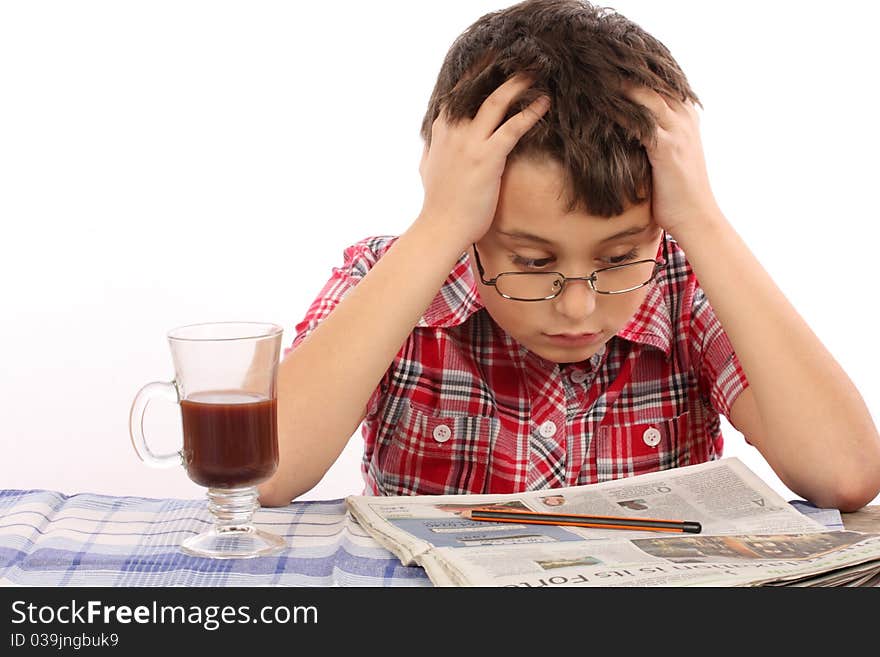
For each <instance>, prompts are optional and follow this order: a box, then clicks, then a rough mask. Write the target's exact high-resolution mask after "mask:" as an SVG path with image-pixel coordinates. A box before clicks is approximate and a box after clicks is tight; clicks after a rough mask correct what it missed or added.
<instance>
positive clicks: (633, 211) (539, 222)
mask: <svg viewBox="0 0 880 657" xmlns="http://www.w3.org/2000/svg"><path fill="white" fill-rule="evenodd" d="M652 226H654V227H656V224H654V222H653V218H652V215H651V204H650V202H647V201H646V202H645V203H641V204H639V205H633V206H631V207H629V208H627V209H626V210H625V211H624V213H623V214H622V215H620V216H617V217H611V218H608V217H597V216H593V215H590V214H588V213H587V212H585V211H583V210H575V211H574V212H569V211H568V208H567V205H566V201H565V196H564V178H563V173H562V166H561V165H560V164H558V163H556V162H553V161H541V162H537V161H534V160H526V159H520V158H517V159H515V160H512V161H510V162H508V164H507V167H506V169H505V172H504V177H503V179H502V184H501V191H500V194H499V199H498V207H497V210H496V214H495V221H494V222H493V224H492V230H493V231H494V232H496V233H497V234H499V235H502V236H505V237H508V238H513V239H519V240H530V241H532V242H535V243H540V242H542V241H543V242H546V243H551V242H552V243H557V242H559V243H560V245H564V244H562V242H564V243H566V244H571V245H572V246H574V245H575V244H577V245H584V244H590V245H592V244H596V243H597V242H603V241H607V240H609V238H611V237H614V236H617V235H618V234H619V233H621V232H629V233H634V232H635V230H636V229H645V230H644V231H643V232H645V233H647V232H648V231H649V230H650V228H651V227H652ZM652 232H653V231H652ZM536 237H540V238H545V239H543V240H539V239H530V238H536Z"/></svg>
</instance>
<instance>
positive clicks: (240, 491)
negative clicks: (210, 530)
mask: <svg viewBox="0 0 880 657" xmlns="http://www.w3.org/2000/svg"><path fill="white" fill-rule="evenodd" d="M207 494H208V509H209V510H210V511H211V514H212V515H213V516H214V521H215V523H216V526H217V530H218V531H235V530H237V529H248V528H252V526H253V519H254V512H256V510H257V509H258V508H259V502H258V501H257V498H258V496H259V493H258V492H257V487H256V486H248V487H247V488H209V489H208V493H207Z"/></svg>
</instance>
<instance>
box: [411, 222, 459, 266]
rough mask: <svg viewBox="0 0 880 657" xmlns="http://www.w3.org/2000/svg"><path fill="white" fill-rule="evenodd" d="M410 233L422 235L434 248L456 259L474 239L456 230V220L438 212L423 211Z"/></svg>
mask: <svg viewBox="0 0 880 657" xmlns="http://www.w3.org/2000/svg"><path fill="white" fill-rule="evenodd" d="M407 233H409V234H415V235H419V236H420V237H422V238H423V239H424V240H425V241H426V243H428V244H431V245H432V248H433V249H434V250H435V251H436V250H438V249H439V250H440V251H442V252H444V253H445V254H446V255H447V256H448V257H449V258H454V260H455V261H457V260H458V258H460V257H461V254H462V253H464V252H465V251H467V250H468V249H469V248H470V247H471V244H472V240H471V239H470V238H469V237H468V236H466V235H461V234H459V231H456V230H455V222H453V221H452V220H450V218H449V217H445V216H443V215H441V214H438V213H433V212H422V213H420V214H419V216H418V217H416V220H415V221H414V222H413V223H412V225H410V227H409V229H408V230H407Z"/></svg>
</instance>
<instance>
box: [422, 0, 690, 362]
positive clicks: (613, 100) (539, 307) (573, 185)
mask: <svg viewBox="0 0 880 657" xmlns="http://www.w3.org/2000/svg"><path fill="white" fill-rule="evenodd" d="M520 71H528V72H530V73H532V74H533V75H534V77H535V79H536V81H535V84H534V85H532V87H531V88H530V89H529V90H528V91H527V92H525V93H524V94H522V96H521V97H520V98H519V99H517V101H515V102H514V103H512V104H511V106H510V108H509V110H508V113H507V115H506V116H505V118H504V120H505V121H506V120H507V119H508V118H510V117H511V116H513V115H514V114H516V113H518V112H521V111H522V110H523V109H525V108H526V107H528V105H529V104H531V102H532V101H534V100H535V99H536V98H537V97H538V96H539V95H541V94H545V95H547V96H549V97H550V100H551V105H550V109H549V111H548V112H547V113H546V114H545V115H544V116H543V117H542V119H541V120H540V121H538V123H537V124H536V125H535V126H534V127H532V128H531V130H529V132H527V133H526V134H525V135H524V136H523V137H522V138H521V139H520V140H519V142H518V143H517V145H516V147H515V148H514V149H513V151H512V152H511V154H510V155H509V157H508V160H507V167H506V169H505V174H504V176H503V178H502V185H501V194H500V198H499V202H498V208H497V212H496V215H495V219H494V222H493V224H492V226H491V228H490V229H489V231H488V233H486V235H485V236H484V237H483V238H482V239H481V240H480V242H478V244H477V248H478V249H479V256H480V259H481V261H482V264H483V267H484V270H485V279H487V280H491V279H492V278H494V277H496V276H498V275H499V274H501V273H504V272H537V271H556V272H561V273H563V274H565V275H566V276H569V277H575V276H578V277H579V276H589V275H590V274H591V273H592V272H594V271H596V270H599V269H602V268H605V267H609V266H612V265H615V264H623V263H629V262H635V261H637V260H645V259H653V258H655V257H659V255H658V248H659V246H660V241H661V231H660V229H659V227H658V226H657V224H656V223H654V222H653V220H652V216H651V207H650V198H651V165H650V162H649V160H648V156H647V153H646V152H645V149H644V147H643V146H642V144H641V140H642V139H645V140H652V139H653V138H654V135H655V132H656V129H657V126H656V122H655V120H654V118H653V116H652V115H651V113H650V112H649V111H648V110H647V109H645V108H644V107H642V106H641V105H639V104H637V103H634V102H632V101H631V100H629V99H628V98H627V97H626V96H625V95H624V94H623V93H622V91H621V87H622V84H623V82H624V81H626V82H631V83H635V84H638V85H642V86H646V87H648V88H651V89H653V90H655V91H657V92H658V93H660V94H661V95H664V96H667V97H669V98H675V99H678V100H682V101H687V100H692V101H694V102H695V103H697V104H700V103H699V99H698V98H697V96H696V94H694V92H693V91H692V90H691V88H690V86H689V84H688V82H687V79H686V77H685V75H684V73H683V72H682V71H681V69H680V67H679V66H678V64H677V63H676V62H675V61H674V60H673V58H672V56H671V54H670V53H669V51H668V49H667V48H666V47H665V46H664V45H663V44H662V43H660V42H659V41H658V40H657V39H655V38H654V37H652V36H651V35H649V34H647V33H646V32H645V31H644V30H642V29H641V28H640V27H639V26H638V25H636V24H635V23H633V22H631V21H630V20H628V19H626V18H625V17H623V16H621V15H619V14H617V13H615V12H613V10H610V9H608V8H604V7H594V6H593V5H591V4H589V3H588V2H583V1H582V0H526V1H525V2H520V3H519V4H516V5H513V6H510V7H508V8H506V9H503V10H500V11H496V12H492V13H490V14H487V15H485V16H483V17H482V18H480V19H478V20H477V21H476V22H475V23H474V24H473V25H471V26H470V27H469V28H467V29H466V30H465V31H464V32H463V33H462V34H461V35H460V36H459V37H458V38H457V39H456V40H455V42H454V43H453V45H452V47H451V48H450V50H449V52H448V54H447V56H446V58H445V60H444V62H443V65H442V67H441V70H440V73H439V75H438V78H437V82H436V85H435V87H434V91H433V93H432V95H431V100H430V102H429V105H428V111H427V112H426V114H425V117H424V120H423V122H422V128H421V134H422V138H423V140H424V141H425V145H426V147H427V148H430V140H431V128H432V125H433V123H434V120H435V119H436V118H437V116H438V115H439V113H440V110H441V108H442V107H445V108H446V110H447V117H448V120H449V121H450V123H452V124H454V123H456V122H457V121H460V120H463V119H468V120H470V119H473V117H474V116H475V115H476V113H477V111H478V110H479V108H480V106H481V105H482V103H483V101H484V100H485V99H486V98H487V97H488V96H489V94H491V93H492V92H493V91H494V90H495V89H497V88H498V87H499V86H500V85H501V83H502V82H504V81H505V80H506V79H508V78H509V77H510V76H512V75H513V74H515V73H517V72H520ZM612 217H614V221H608V219H609V218H612ZM636 227H644V228H645V230H644V231H643V232H641V233H639V234H638V235H635V236H628V237H625V238H621V239H617V240H609V239H607V238H610V237H612V236H613V235H615V234H617V233H620V232H621V231H623V230H625V229H630V228H636ZM512 233H528V234H530V235H532V236H534V237H538V238H543V240H535V239H527V238H524V237H523V236H522V235H520V236H519V237H514V236H511V234H512ZM475 260H476V258H475V254H474V253H472V254H471V263H472V266H473V268H474V274H475V277H476V278H477V280H478V281H479V280H480V276H479V274H478V272H477V270H476V265H475ZM508 280H509V279H508ZM649 289H650V286H648V287H643V288H640V289H638V290H635V291H632V292H628V293H626V294H620V295H598V294H597V293H596V292H594V291H593V290H591V289H590V288H589V287H588V285H587V283H586V282H584V281H577V282H571V283H568V284H567V285H566V287H565V288H564V291H563V292H562V294H560V295H559V296H557V297H556V298H554V299H551V300H547V301H539V302H534V303H528V302H521V301H512V300H509V299H505V298H502V297H501V296H500V295H499V294H497V293H496V290H493V289H492V288H491V287H490V286H487V285H483V284H482V283H481V284H480V285H479V292H480V296H481V298H482V300H483V302H484V304H485V305H486V308H487V310H488V312H489V313H490V314H491V315H492V317H493V319H495V321H496V322H497V323H498V324H499V325H500V326H501V327H502V328H503V329H504V330H505V331H506V332H507V333H508V334H510V335H511V336H512V337H513V338H515V339H516V340H517V341H519V342H520V343H521V344H523V345H524V346H526V347H527V348H529V349H530V350H531V351H533V352H535V353H537V354H538V355H540V356H542V357H544V358H546V359H548V360H551V361H553V362H559V363H563V362H578V361H581V360H584V359H586V358H588V357H589V356H590V355H592V354H593V353H595V352H596V351H598V350H599V349H600V348H601V346H602V344H604V343H605V342H607V341H608V340H610V339H611V338H612V337H614V335H615V334H616V333H617V331H619V330H620V329H621V328H622V327H623V326H624V325H625V324H627V323H628V322H629V321H630V320H631V319H632V317H633V315H634V314H635V312H636V311H637V310H638V308H639V306H640V305H641V304H642V302H643V301H644V298H645V295H646V294H647V292H648V291H649ZM583 333H597V334H598V335H597V337H596V338H595V340H592V341H587V340H581V341H577V340H573V341H566V340H564V339H557V338H554V337H552V336H557V335H559V334H577V335H579V334H583Z"/></svg>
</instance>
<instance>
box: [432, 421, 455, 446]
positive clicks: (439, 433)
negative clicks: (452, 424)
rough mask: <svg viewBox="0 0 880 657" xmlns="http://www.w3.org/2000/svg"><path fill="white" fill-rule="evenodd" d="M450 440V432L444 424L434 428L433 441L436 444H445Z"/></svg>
mask: <svg viewBox="0 0 880 657" xmlns="http://www.w3.org/2000/svg"><path fill="white" fill-rule="evenodd" d="M450 438H452V430H451V429H450V428H449V427H447V426H446V425H445V424H438V425H437V426H436V427H434V440H436V441H437V442H438V443H445V442H446V441H447V440H449V439H450Z"/></svg>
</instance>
